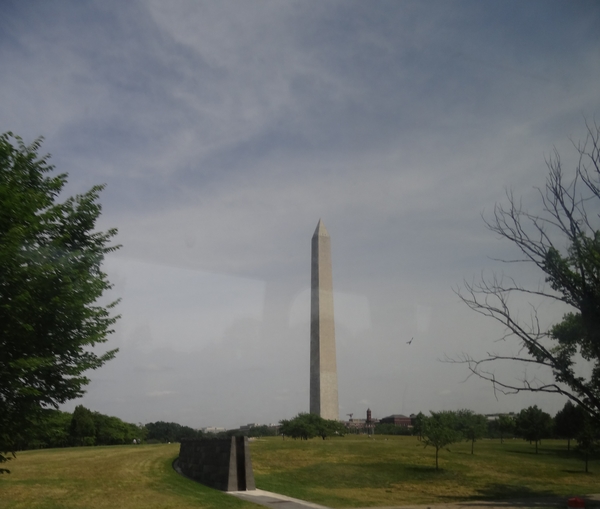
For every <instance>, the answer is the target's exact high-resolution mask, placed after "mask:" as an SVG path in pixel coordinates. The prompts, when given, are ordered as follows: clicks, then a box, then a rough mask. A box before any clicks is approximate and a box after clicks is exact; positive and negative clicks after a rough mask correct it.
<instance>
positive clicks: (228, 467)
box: [177, 437, 256, 491]
mask: <svg viewBox="0 0 600 509" xmlns="http://www.w3.org/2000/svg"><path fill="white" fill-rule="evenodd" d="M177 468H178V470H180V471H181V473H182V474H184V475H185V476H187V477H189V478H190V479H194V480H195V481H198V482H200V483H202V484H205V485H207V486H210V487H211V488H215V489H218V490H222V491H246V490H255V489H256V485H255V483H254V473H253V472H252V460H251V458H250V449H249V447H248V438H247V437H231V438H223V439H219V438H204V439H200V440H185V439H184V440H183V441H182V442H181V447H180V448H179V458H178V459H177Z"/></svg>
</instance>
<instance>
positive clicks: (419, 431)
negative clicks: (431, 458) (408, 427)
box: [413, 412, 425, 442]
mask: <svg viewBox="0 0 600 509" xmlns="http://www.w3.org/2000/svg"><path fill="white" fill-rule="evenodd" d="M424 420H425V415H424V414H423V412H419V413H418V414H417V415H416V417H415V419H414V421H413V435H417V438H418V439H419V442H420V441H421V439H422V438H423V422H424Z"/></svg>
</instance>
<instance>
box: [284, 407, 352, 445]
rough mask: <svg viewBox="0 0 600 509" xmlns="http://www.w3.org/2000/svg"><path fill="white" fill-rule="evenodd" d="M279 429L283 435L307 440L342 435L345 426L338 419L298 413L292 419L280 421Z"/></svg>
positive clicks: (344, 431) (344, 432)
mask: <svg viewBox="0 0 600 509" xmlns="http://www.w3.org/2000/svg"><path fill="white" fill-rule="evenodd" d="M279 431H280V433H281V434H283V435H284V436H289V437H292V438H300V439H301V440H308V439H309V438H314V437H321V438H322V439H323V440H325V439H326V438H327V437H332V436H344V435H345V434H346V427H345V426H344V425H343V424H342V423H341V422H339V421H335V420H331V419H323V418H322V417H319V416H318V415H315V414H306V413H299V414H298V415H297V416H296V417H294V418H293V419H289V420H288V419H284V420H282V421H281V427H280V428H279Z"/></svg>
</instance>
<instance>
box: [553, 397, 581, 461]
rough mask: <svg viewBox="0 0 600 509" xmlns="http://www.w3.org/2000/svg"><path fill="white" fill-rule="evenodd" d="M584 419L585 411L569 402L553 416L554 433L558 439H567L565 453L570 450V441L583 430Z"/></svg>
mask: <svg viewBox="0 0 600 509" xmlns="http://www.w3.org/2000/svg"><path fill="white" fill-rule="evenodd" d="M585 418H586V414H585V410H583V408H581V407H580V406H575V405H574V404H573V403H572V402H571V401H567V402H566V403H565V406H564V407H563V408H562V410H559V411H558V412H557V414H556V415H555V416H554V431H555V432H556V434H557V435H558V436H559V437H561V438H566V439H567V451H570V450H571V440H572V439H574V438H576V437H577V436H578V435H579V434H580V432H581V430H582V429H583V425H584V420H585Z"/></svg>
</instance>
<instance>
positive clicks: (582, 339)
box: [451, 123, 600, 418]
mask: <svg viewBox="0 0 600 509" xmlns="http://www.w3.org/2000/svg"><path fill="white" fill-rule="evenodd" d="M587 130H588V133H587V137H586V139H585V141H584V142H580V143H574V144H573V145H574V148H575V152H576V154H575V164H574V170H573V171H572V172H571V173H570V174H569V173H566V172H565V170H564V169H563V163H562V161H561V158H560V155H559V154H558V152H556V151H555V152H554V154H553V155H552V156H551V157H549V158H548V159H547V161H546V164H547V167H548V176H547V178H546V185H545V186H544V188H542V189H539V198H540V200H539V202H538V203H539V204H540V205H539V207H538V208H537V210H528V209H526V208H525V207H524V205H523V204H522V202H521V200H520V199H518V198H517V197H515V196H514V195H513V194H512V193H511V192H509V193H507V200H508V203H507V204H506V205H496V207H495V209H494V215H493V217H492V218H491V219H490V220H488V221H486V225H487V227H488V228H489V229H490V230H491V231H492V232H494V233H495V234H497V235H499V236H500V237H501V238H504V239H506V240H508V241H509V242H511V243H512V244H513V245H514V246H515V247H516V248H517V250H518V252H519V255H517V256H516V257H515V259H508V260H504V261H506V262H524V263H527V264H529V265H531V266H533V267H534V268H536V269H537V270H538V271H539V274H540V276H542V277H544V278H545V281H546V283H547V286H546V287H543V286H540V285H538V284H536V285H535V286H531V287H530V286H526V285H523V284H520V283H519V282H518V281H516V280H514V279H513V278H510V277H507V276H504V275H498V274H493V275H492V276H491V277H489V278H484V279H482V280H481V281H480V282H478V283H473V284H469V283H465V287H464V290H462V291H460V292H459V295H460V297H461V299H462V300H463V302H465V303H466V304H467V305H468V306H469V307H470V308H471V309H473V310H474V311H476V312H478V313H480V314H482V315H484V316H488V317H491V318H493V319H495V320H497V321H498V322H499V323H501V324H502V326H503V327H504V328H505V333H504V334H503V336H502V339H509V338H513V339H514V340H515V341H516V342H517V343H518V344H519V346H520V347H521V348H519V350H518V352H519V353H517V354H507V355H501V354H490V355H488V356H486V357H483V358H478V359H475V358H473V357H471V356H469V355H464V356H462V357H461V358H460V359H458V360H456V359H455V360H451V361H452V362H462V363H465V364H467V365H468V368H469V369H470V371H471V372H472V373H474V374H476V375H477V376H479V377H481V378H483V379H486V380H488V381H490V382H491V383H492V384H493V385H494V388H495V389H496V390H499V391H501V392H504V393H515V392H520V391H532V392H549V393H557V394H563V395H565V396H567V397H568V398H569V399H571V400H572V401H573V403H575V404H577V405H581V406H582V407H583V408H584V409H585V411H586V412H588V413H589V414H590V415H592V416H594V417H596V418H600V216H599V215H598V213H597V210H598V207H599V206H600V126H599V125H598V124H595V123H594V124H592V125H589V124H587ZM588 211H589V212H588ZM523 298H527V299H535V300H536V303H532V305H531V307H530V309H531V313H529V312H528V313H523V312H522V310H521V305H520V304H519V301H521V302H522V299H523ZM514 299H517V303H516V304H515V303H514V302H515V301H514ZM537 301H550V302H552V301H558V302H560V303H561V304H566V305H568V306H569V307H570V308H571V310H570V312H568V313H567V314H565V315H564V316H563V319H562V321H560V322H559V323H557V324H555V325H554V326H553V327H550V328H546V327H545V326H544V325H543V324H544V323H545V322H544V320H543V319H541V317H539V316H538V314H537V309H538V308H539V305H538V304H539V303H538V302H537ZM524 315H526V318H524ZM579 356H581V357H583V358H584V359H585V360H587V361H589V362H590V363H591V364H592V365H593V369H591V370H590V371H589V373H582V372H581V370H578V369H577V359H578V358H579ZM515 362H518V363H522V364H523V365H524V366H528V365H531V364H537V365H539V366H544V367H546V368H547V369H548V378H546V379H544V378H541V377H539V376H538V374H537V373H538V372H536V375H531V376H530V377H529V378H528V377H525V378H523V379H513V378H509V377H507V376H503V373H502V372H501V371H500V370H498V369H496V368H494V366H496V367H497V366H499V365H501V364H502V363H509V364H514V363H515ZM530 372H533V371H532V370H530Z"/></svg>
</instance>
